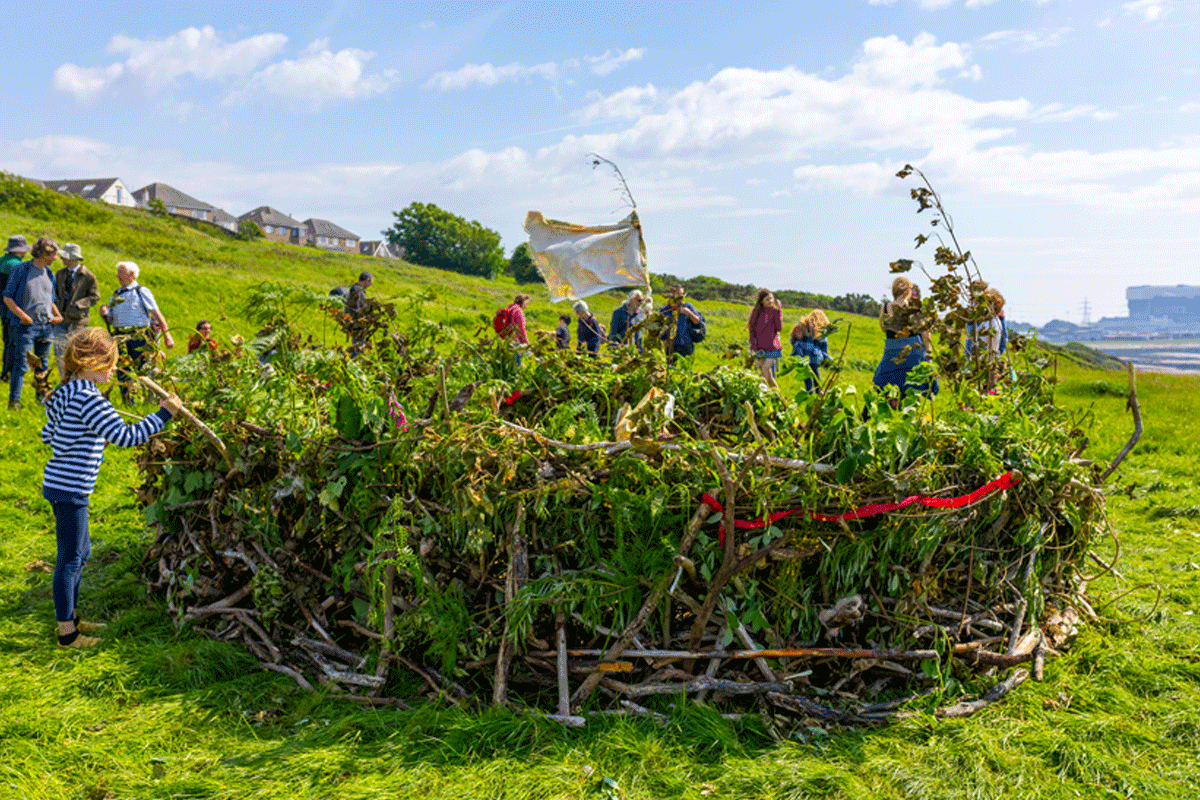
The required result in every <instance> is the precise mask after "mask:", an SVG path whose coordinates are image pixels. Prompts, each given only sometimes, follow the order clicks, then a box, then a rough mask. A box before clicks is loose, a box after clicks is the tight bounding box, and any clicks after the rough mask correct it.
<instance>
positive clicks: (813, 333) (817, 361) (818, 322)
mask: <svg viewBox="0 0 1200 800" xmlns="http://www.w3.org/2000/svg"><path fill="white" fill-rule="evenodd" d="M828 327H829V317H827V316H826V315H825V312H824V311H822V310H821V309H819V308H818V309H815V310H814V311H812V313H809V314H806V315H804V316H803V317H801V318H800V321H799V322H797V323H796V325H795V327H793V328H792V336H791V339H792V355H793V356H796V357H798V358H807V359H808V366H809V368H810V369H811V370H812V372H813V377H811V378H805V379H804V389H805V391H808V392H811V391H813V389H818V390H819V388H820V383H821V365H822V364H824V363H825V362H826V361H832V360H833V359H832V358H830V357H829V341H828V339H826V338H825V329H826V328H828Z"/></svg>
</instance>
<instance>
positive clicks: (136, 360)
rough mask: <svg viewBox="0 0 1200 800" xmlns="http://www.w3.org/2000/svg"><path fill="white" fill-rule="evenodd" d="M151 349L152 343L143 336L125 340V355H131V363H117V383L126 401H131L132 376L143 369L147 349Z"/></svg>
mask: <svg viewBox="0 0 1200 800" xmlns="http://www.w3.org/2000/svg"><path fill="white" fill-rule="evenodd" d="M149 349H150V343H149V342H148V341H146V339H145V338H144V337H142V336H133V337H130V338H129V339H128V340H126V342H125V355H126V356H128V357H129V365H128V366H127V365H125V364H123V363H120V362H118V363H117V385H118V386H120V387H121V399H122V400H124V401H125V402H126V403H128V402H129V389H130V380H131V379H130V376H131V375H136V374H137V373H139V372H141V371H142V368H143V367H144V366H145V365H146V351H147V350H149ZM131 367H132V368H131Z"/></svg>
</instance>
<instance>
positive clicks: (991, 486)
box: [700, 472, 1021, 546]
mask: <svg viewBox="0 0 1200 800" xmlns="http://www.w3.org/2000/svg"><path fill="white" fill-rule="evenodd" d="M1020 481H1021V479H1020V478H1019V477H1017V476H1016V475H1013V474H1012V473H1011V472H1006V473H1004V474H1003V475H1001V476H1000V477H999V478H996V479H995V480H993V481H989V482H988V483H985V484H984V485H983V486H980V487H979V488H978V489H976V490H975V491H973V492H971V493H970V494H963V495H959V496H958V497H929V496H928V495H922V494H914V495H910V496H908V497H906V498H904V499H903V500H901V501H900V502H898V503H867V504H866V505H865V506H860V507H859V508H856V509H854V510H853V511H847V512H845V513H842V514H818V513H817V512H815V511H805V510H804V509H803V508H793V509H792V510H791V511H779V512H776V513H774V514H771V515H770V516H769V517H766V518H765V519H752V520H747V519H739V520H735V521H734V523H733V524H734V526H735V527H736V528H738V529H739V530H756V529H758V528H766V527H768V526H769V525H772V524H774V523H775V522H777V521H779V520H781V519H783V518H784V517H791V516H796V515H800V516H805V517H808V518H809V519H811V520H813V521H814V522H839V521H842V520H845V521H847V522H849V521H851V520H856V519H865V518H866V517H873V516H875V515H877V514H887V513H890V512H892V511H899V510H900V509H902V508H907V507H908V506H911V505H922V506H926V507H927V508H962V507H963V506H968V505H970V504H972V503H976V502H978V501H980V500H982V499H983V498H985V497H987V496H988V495H989V494H992V493H993V492H999V491H1003V490H1004V489H1011V488H1012V487H1014V486H1016V485H1017V484H1018V483H1020ZM700 499H701V502H703V503H704V505H706V506H708V507H709V508H711V509H712V510H713V512H714V513H717V514H720V513H722V512H723V511H724V510H725V509H724V507H723V506H722V505H721V504H720V503H718V502H717V499H716V498H715V497H713V496H712V495H711V494H709V493H708V492H705V493H704V496H703V497H702V498H700ZM721 545H722V546H724V545H725V531H724V530H723V529H722V531H721Z"/></svg>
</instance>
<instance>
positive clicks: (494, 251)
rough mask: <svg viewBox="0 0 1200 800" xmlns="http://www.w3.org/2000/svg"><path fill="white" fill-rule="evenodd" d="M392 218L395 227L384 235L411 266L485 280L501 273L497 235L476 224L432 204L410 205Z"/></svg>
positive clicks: (502, 266)
mask: <svg viewBox="0 0 1200 800" xmlns="http://www.w3.org/2000/svg"><path fill="white" fill-rule="evenodd" d="M392 214H393V216H395V217H396V223H395V224H394V225H392V227H390V228H388V229H387V230H385V231H383V235H384V236H386V237H387V240H388V242H389V243H391V244H394V245H399V246H401V247H403V248H404V251H405V252H406V253H407V254H408V256H407V260H408V261H410V262H412V263H413V264H420V265H421V266H425V267H437V268H438V269H446V270H450V271H452V272H461V273H463V274H464V275H482V276H485V277H487V278H494V277H496V273H498V272H500V271H501V270H502V269H504V266H505V264H504V250H503V249H502V248H501V247H500V234H499V233H496V231H494V230H491V229H490V228H485V227H483V226H482V225H480V224H479V223H478V222H475V221H471V222H468V221H467V220H465V219H463V218H462V217H459V216H456V215H454V214H451V213H450V212H449V211H443V210H442V209H440V208H438V207H437V206H435V205H434V204H433V203H412V204H410V205H409V206H408V208H405V209H404V210H403V211H393V212H392Z"/></svg>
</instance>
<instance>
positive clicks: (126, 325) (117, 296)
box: [100, 261, 175, 404]
mask: <svg viewBox="0 0 1200 800" xmlns="http://www.w3.org/2000/svg"><path fill="white" fill-rule="evenodd" d="M140 274H141V268H140V267H138V265H137V264H135V263H133V262H132V261H119V262H117V282H118V283H120V284H121V288H119V289H117V290H116V291H115V292H113V294H112V297H111V298H110V299H109V301H108V304H107V305H103V306H100V316H101V317H102V318H103V319H104V321H105V322H107V323H108V324H109V325H110V326H111V327H112V332H113V333H115V334H117V335H118V336H128V337H129V338H128V339H126V340H125V354H126V355H127V356H129V361H130V363H131V364H132V365H133V369H134V370H135V371H140V370H141V369H142V367H144V366H145V364H146V358H147V355H148V352H149V351H152V350H153V349H154V340H155V337H156V336H157V334H160V333H161V334H162V336H163V344H165V345H166V346H167V347H174V346H175V339H174V338H172V336H171V331H170V326H169V325H167V319H166V317H164V316H163V313H162V311H161V310H160V309H159V307H158V303H157V302H155V300H154V293H153V292H151V291H150V290H149V289H148V288H146V287H145V286H142V285H141V284H140V283H138V280H137V279H138V275H140ZM129 373H130V371H129V369H128V368H126V367H124V366H118V367H117V384H118V385H119V386H120V387H121V399H122V400H124V401H125V403H126V404H128V403H129V398H130V394H129V389H130V381H129Z"/></svg>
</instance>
